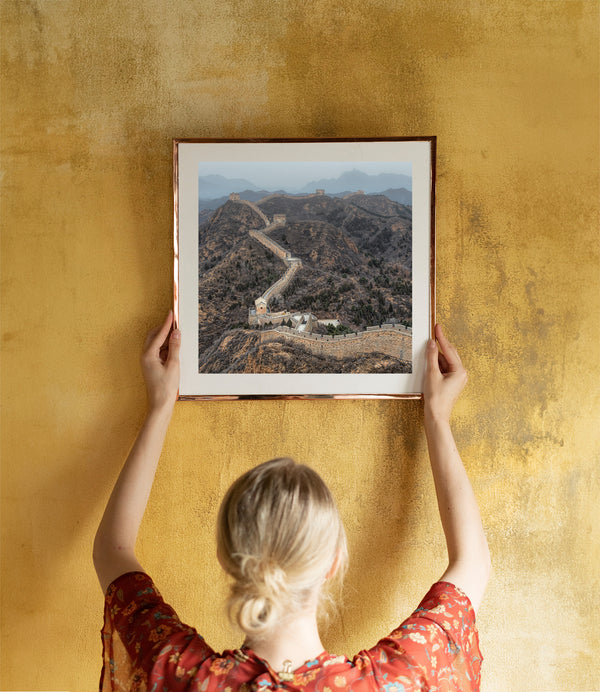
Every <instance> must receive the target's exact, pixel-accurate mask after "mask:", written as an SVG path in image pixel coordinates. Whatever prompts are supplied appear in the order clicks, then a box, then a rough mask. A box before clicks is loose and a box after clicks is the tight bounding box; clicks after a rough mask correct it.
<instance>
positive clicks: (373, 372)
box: [173, 136, 436, 400]
mask: <svg viewBox="0 0 600 692" xmlns="http://www.w3.org/2000/svg"><path fill="white" fill-rule="evenodd" d="M435 163H436V138H435V137H433V136H432V137H410V138H409V137H388V138H363V139H320V140H314V139H275V140H273V139H269V140H267V139H252V140H231V139H229V140H224V139H174V140H173V189H174V314H175V320H176V323H177V325H178V326H179V328H180V329H181V334H182V345H181V382H180V390H179V399H180V400H188V399H189V400H198V399H208V400H237V399H277V398H283V399H310V398H333V399H361V398H362V399H370V398H375V399H398V398H409V399H414V398H420V397H421V396H422V382H423V374H424V369H425V346H426V343H427V340H428V339H429V338H430V337H431V334H432V333H433V326H434V324H435Z"/></svg>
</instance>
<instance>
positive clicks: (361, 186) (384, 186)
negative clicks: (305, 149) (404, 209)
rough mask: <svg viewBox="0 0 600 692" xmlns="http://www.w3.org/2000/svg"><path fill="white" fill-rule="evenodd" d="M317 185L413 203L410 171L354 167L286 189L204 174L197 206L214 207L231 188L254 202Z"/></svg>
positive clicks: (335, 191) (302, 192) (337, 193)
mask: <svg viewBox="0 0 600 692" xmlns="http://www.w3.org/2000/svg"><path fill="white" fill-rule="evenodd" d="M317 189H322V190H325V194H326V195H329V196H332V197H338V196H343V195H347V194H350V193H352V192H356V191H358V190H362V191H363V192H364V193H366V194H379V195H381V194H384V195H386V197H388V198H389V199H392V200H393V201H395V202H398V203H399V204H405V205H411V204H412V192H411V190H412V178H411V176H409V175H402V174H396V173H380V174H379V175H369V174H368V173H364V172H363V171H359V170H357V169H354V170H352V171H346V172H345V173H342V175H340V176H338V177H337V178H321V179H318V180H314V181H312V182H309V183H307V184H306V185H304V186H303V187H300V188H298V187H295V186H287V187H286V188H285V189H283V188H278V189H265V188H264V187H259V186H257V185H255V184H254V183H253V182H251V181H249V180H246V179H244V178H227V177H225V176H222V175H206V176H200V177H199V178H198V202H199V206H198V208H199V209H200V210H203V209H217V208H218V207H220V206H222V205H223V204H224V203H225V202H226V201H227V199H228V198H229V194H230V193H231V192H237V193H239V194H240V196H241V197H242V199H247V200H248V201H250V202H257V201H258V200H259V199H262V198H263V197H266V196H267V195H270V194H274V193H281V194H289V195H290V194H291V195H294V194H297V195H306V194H311V193H313V192H315V190H317Z"/></svg>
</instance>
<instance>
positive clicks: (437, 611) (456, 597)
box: [367, 582, 483, 692]
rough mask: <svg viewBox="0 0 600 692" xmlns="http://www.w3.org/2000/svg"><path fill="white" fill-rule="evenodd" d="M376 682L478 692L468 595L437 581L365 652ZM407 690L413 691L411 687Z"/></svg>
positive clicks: (477, 662)
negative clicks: (400, 619) (417, 603)
mask: <svg viewBox="0 0 600 692" xmlns="http://www.w3.org/2000/svg"><path fill="white" fill-rule="evenodd" d="M367 654H368V656H369V658H370V659H371V662H372V663H373V666H374V668H375V670H376V671H377V672H376V675H377V676H378V677H380V684H382V685H383V688H384V689H386V690H387V689H388V687H386V686H385V685H386V684H390V683H391V684H390V687H389V690H390V692H395V688H394V684H393V683H396V684H399V686H398V688H397V689H398V690H402V689H405V688H404V687H402V686H400V685H407V684H411V685H415V684H420V685H421V687H414V689H429V688H431V689H435V690H436V691H437V692H478V691H479V687H480V681H481V662H482V660H483V658H482V656H481V652H480V650H479V635H478V633H477V626H476V624H475V612H474V610H473V607H472V605H471V602H470V600H469V599H468V598H467V596H466V595H465V594H464V593H463V592H462V591H460V589H458V588H457V587H455V586H454V585H453V584H450V583H448V582H437V583H436V584H434V585H433V586H432V587H431V589H430V590H429V592H428V593H427V595H426V596H425V598H424V599H423V600H422V601H421V603H420V605H419V607H418V608H417V609H416V610H415V612H414V613H413V614H412V615H411V616H410V617H409V618H408V619H407V620H405V621H404V622H403V623H402V624H401V625H400V626H399V627H398V628H397V629H395V630H394V631H393V632H392V633H391V634H390V635H389V636H388V637H386V638H385V639H382V640H381V641H379V642H378V643H377V645H376V646H375V647H373V649H370V650H369V651H368V652H367ZM410 689H413V687H411V688H410Z"/></svg>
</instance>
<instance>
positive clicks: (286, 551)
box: [217, 458, 347, 637]
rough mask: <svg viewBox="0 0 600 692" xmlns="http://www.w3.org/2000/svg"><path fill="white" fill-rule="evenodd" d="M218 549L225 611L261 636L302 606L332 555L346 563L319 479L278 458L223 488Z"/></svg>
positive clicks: (340, 533) (342, 539) (336, 520)
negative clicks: (226, 585)
mask: <svg viewBox="0 0 600 692" xmlns="http://www.w3.org/2000/svg"><path fill="white" fill-rule="evenodd" d="M217 554H218V557H219V561H220V563H221V565H222V566H223V568H224V569H225V571H226V572H227V573H228V574H229V575H230V576H231V577H232V578H233V584H232V587H231V594H230V597H229V602H228V605H229V612H230V615H231V616H233V617H235V619H236V620H237V622H238V624H239V626H240V627H241V628H242V630H244V632H246V634H248V635H251V636H253V637H260V636H261V635H264V634H266V633H267V632H268V631H269V630H270V629H271V628H272V627H273V625H274V624H275V623H276V622H277V621H279V620H280V619H282V618H284V617H285V616H286V615H287V614H292V613H294V612H298V611H299V610H301V609H302V608H303V607H304V606H305V605H306V603H307V600H308V599H309V598H310V597H311V596H312V595H313V594H314V593H315V591H316V590H317V589H318V588H319V587H320V586H321V585H322V584H323V582H324V581H325V580H326V578H327V576H328V574H329V573H330V571H331V569H332V567H333V565H334V563H335V562H336V560H337V559H339V558H341V562H342V567H343V566H344V565H345V561H346V555H347V552H346V536H345V533H344V528H343V525H342V522H341V519H340V516H339V513H338V510H337V507H336V505H335V502H334V500H333V497H332V495H331V492H330V491H329V488H328V487H327V486H326V485H325V483H324V481H323V479H322V478H321V477H320V476H319V475H318V474H317V473H316V472H315V471H313V470H312V469H310V468H309V467H307V466H303V465H301V464H297V463H296V462H294V461H293V460H292V459H288V458H279V459H272V460H271V461H267V462H265V463H263V464H260V465H259V466H257V467H255V468H253V469H251V470H250V471H248V472H247V473H245V474H244V475H242V476H241V477H240V478H238V479H237V481H235V482H234V483H233V485H232V486H231V487H230V488H229V490H228V491H227V493H226V495H225V497H224V499H223V502H222V503H221V508H220V510H219V519H218V525H217ZM338 556H339V558H338Z"/></svg>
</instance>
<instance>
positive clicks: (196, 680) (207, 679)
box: [100, 572, 482, 692]
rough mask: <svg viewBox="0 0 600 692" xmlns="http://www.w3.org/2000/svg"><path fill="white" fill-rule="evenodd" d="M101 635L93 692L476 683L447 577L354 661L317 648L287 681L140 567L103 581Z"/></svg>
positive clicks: (451, 687) (443, 687)
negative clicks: (190, 621) (208, 635)
mask: <svg viewBox="0 0 600 692" xmlns="http://www.w3.org/2000/svg"><path fill="white" fill-rule="evenodd" d="M102 641H103V647H104V667H103V669H102V675H101V678H100V691H101V692H122V691H125V690H126V691H128V692H129V691H130V690H131V691H133V690H136V691H137V690H139V691H140V692H181V691H183V690H186V692H217V691H221V692H261V691H263V690H264V691H265V692H266V690H277V689H279V690H289V691H292V692H341V691H342V690H353V691H355V692H372V691H373V690H382V691H384V692H409V690H410V691H413V690H430V691H431V692H434V691H435V692H451V691H452V692H469V691H472V692H476V691H478V690H479V684H480V668H481V661H482V657H481V653H480V651H479V640H478V635H477V629H476V626H475V614H474V612H473V608H472V607H471V603H470V601H469V599H468V598H467V597H466V596H465V595H464V594H463V593H462V592H461V591H459V589H457V588H456V587H455V586H453V585H452V584H449V583H447V582H438V583H437V584H434V585H433V586H432V587H431V589H430V590H429V593H428V594H427V595H426V596H425V598H424V599H423V600H422V601H421V604H420V605H419V607H418V608H417V610H415V612H414V613H413V614H412V615H411V617H409V618H408V619H407V620H405V621H404V622H403V623H402V624H401V625H400V626H399V627H398V628H397V629H395V630H394V631H393V632H392V633H391V634H390V635H389V636H388V637H385V638H384V639H382V640H381V641H379V642H378V643H377V644H376V645H375V646H374V647H373V648H372V649H369V650H366V651H361V652H360V653H359V654H357V655H356V656H354V658H353V659H352V660H349V659H348V658H346V657H345V656H335V655H332V654H329V653H327V652H323V653H322V654H321V655H320V656H318V657H317V658H315V659H314V660H313V661H307V662H306V663H304V664H303V665H302V666H300V668H297V669H296V670H295V671H293V679H291V680H288V679H286V678H287V677H292V676H285V675H283V676H280V674H279V673H277V672H276V671H274V670H273V669H272V668H271V667H270V666H269V664H268V663H267V662H266V661H264V660H263V659H261V658H259V657H258V656H257V655H256V654H255V653H254V652H253V651H252V650H251V649H249V648H247V647H242V648H241V649H236V650H235V651H224V652H223V653H222V654H219V653H216V652H215V651H213V650H212V649H211V648H210V646H208V644H207V643H206V642H205V641H204V639H203V638H202V637H201V636H200V635H199V634H198V633H197V632H196V630H195V629H193V628H192V627H188V626H187V625H184V624H183V623H182V622H181V621H180V620H179V618H178V617H177V615H176V613H175V611H174V610H173V608H171V606H169V605H167V604H166V603H165V602H164V601H163V599H162V596H161V595H160V593H159V592H158V590H157V588H156V587H155V586H154V583H153V582H152V580H151V579H150V577H149V576H148V575H147V574H144V573H142V572H129V573H128V574H123V575H121V576H120V577H119V578H118V579H116V580H115V581H114V582H113V583H112V584H111V585H110V586H109V587H108V590H107V592H106V600H105V609H104V627H103V629H102Z"/></svg>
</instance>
